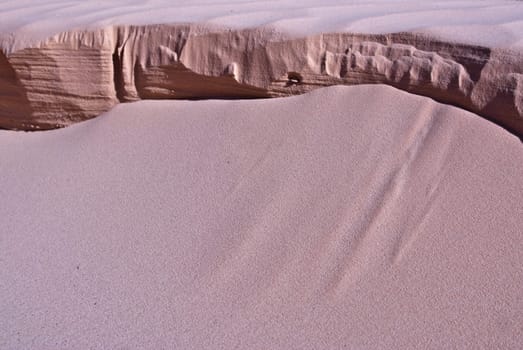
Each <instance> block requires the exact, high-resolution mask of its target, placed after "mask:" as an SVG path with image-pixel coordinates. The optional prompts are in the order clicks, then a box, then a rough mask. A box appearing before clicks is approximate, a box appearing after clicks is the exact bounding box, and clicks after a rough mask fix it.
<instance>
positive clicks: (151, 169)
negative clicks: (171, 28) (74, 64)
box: [0, 86, 523, 349]
mask: <svg viewBox="0 0 523 350" xmlns="http://www.w3.org/2000/svg"><path fill="white" fill-rule="evenodd" d="M521 174H523V152H522V146H521V143H520V142H519V140H517V138H515V137H514V136H512V135H510V134H508V133H507V132H505V131H504V130H502V129H500V128H498V127H496V126H494V125H492V124H490V123H488V122H487V121H485V120H482V119H480V118H477V117H475V116H473V115H472V114H470V113H468V112H464V111H462V110H459V109H456V108H454V107H449V106H444V105H440V104H437V103H435V102H433V101H431V100H429V99H427V98H423V97H419V96H414V95H409V94H407V93H404V92H401V91H399V90H396V89H394V88H391V87H385V86H358V87H332V88H326V89H321V90H316V91H314V92H313V93H310V94H307V95H302V96H298V97H291V98H287V99H272V100H256V101H200V102H187V101H141V102H138V103H133V104H125V105H119V106H117V107H116V108H115V109H114V110H112V111H111V112H109V113H107V114H106V115H104V116H102V117H101V118H98V119H96V120H92V121H88V122H85V123H81V124H77V125H75V126H72V127H70V128H67V129H63V130H56V131H50V132H45V133H36V134H34V133H33V134H20V133H13V132H0V178H1V183H0V195H1V198H2V203H3V204H2V205H0V217H2V218H3V220H2V226H1V229H0V252H1V254H0V260H1V263H0V310H2V317H1V318H0V348H5V349H27V348H33V349H57V348H58V349H59V348H64V349H65V348H93V349H102V348H181V349H233V348H239V349H320V348H325V349H332V348H347V349H362V348H368V349H376V348H383V349H390V348H411V349H414V348H470V349H480V348H483V349H488V348H505V349H518V348H521V344H523V337H522V334H523V329H522V325H523V316H522V315H523V299H522V298H521V290H522V289H523V270H522V268H521V262H522V261H523V251H522V250H521V246H522V244H523V236H522V235H521V228H522V227H523V205H522V204H521V197H522V195H523V178H522V177H521Z"/></svg>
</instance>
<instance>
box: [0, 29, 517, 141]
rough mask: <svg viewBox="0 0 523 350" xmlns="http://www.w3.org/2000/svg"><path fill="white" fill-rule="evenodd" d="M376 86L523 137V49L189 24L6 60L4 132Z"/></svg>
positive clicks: (84, 38)
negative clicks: (185, 105) (197, 104)
mask: <svg viewBox="0 0 523 350" xmlns="http://www.w3.org/2000/svg"><path fill="white" fill-rule="evenodd" d="M4 52H9V51H6V48H4ZM369 83H379V84H388V85H391V86H394V87H397V88H399V89H402V90H405V91H408V92H411V93H415V94H420V95H424V96H428V97H431V98H434V99H435V100H437V101H440V102H444V103H448V104H452V105H455V106H459V107H461V108H464V109H467V110H469V111H472V112H474V113H476V114H478V115H481V116H483V117H485V118H487V119H489V120H491V121H493V122H495V123H497V124H499V125H501V126H503V127H505V128H506V129H507V130H509V131H511V132H512V133H514V134H516V135H517V136H520V137H521V136H522V135H523V55H522V54H521V53H520V52H518V51H510V50H505V49H492V48H487V47H481V46H473V45H466V44H457V43H449V42H444V41H441V40H436V39H434V38H431V37H429V36H426V35H420V34H413V33H397V34H383V35H377V34H375V35H363V34H349V33H331V34H318V35H312V36H308V37H303V38H293V37H288V36H286V35H285V34H283V33H279V32H275V31H274V30H268V29H263V28H260V29H243V30H219V29H217V28H216V27H215V26H213V27H210V26H205V25H189V24H187V25H146V26H117V27H111V28H106V29H100V30H94V31H72V32H66V33H62V34H58V35H56V36H54V37H52V38H50V39H48V40H46V41H44V42H41V43H40V44H39V45H36V47H30V48H26V49H20V50H17V51H15V52H9V53H8V54H0V93H3V94H4V95H6V98H4V99H3V100H2V102H1V103H0V127H2V128H10V129H21V130H41V129H51V128H57V127H63V126H67V125H70V124H72V123H75V122H78V121H82V120H85V119H90V118H93V117H95V116H98V115H100V114H101V113H103V112H105V111H107V110H108V109H110V108H111V107H113V106H114V105H115V104H117V103H118V102H125V101H135V100H138V99H175V98H259V97H275V96H289V95H294V94H300V93H304V92H307V91H310V90H312V89H315V88H318V87H323V86H330V85H340V84H345V85H354V84H369Z"/></svg>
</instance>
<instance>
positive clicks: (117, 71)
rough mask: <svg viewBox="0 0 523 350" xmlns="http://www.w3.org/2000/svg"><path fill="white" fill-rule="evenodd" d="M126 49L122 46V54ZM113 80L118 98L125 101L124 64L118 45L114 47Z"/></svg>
mask: <svg viewBox="0 0 523 350" xmlns="http://www.w3.org/2000/svg"><path fill="white" fill-rule="evenodd" d="M124 49H125V48H122V54H123V53H124ZM113 81H114V91H115V92H116V98H117V99H118V101H120V102H125V86H124V80H123V64H122V60H121V56H120V53H119V52H118V46H117V47H116V48H115V49H114V52H113Z"/></svg>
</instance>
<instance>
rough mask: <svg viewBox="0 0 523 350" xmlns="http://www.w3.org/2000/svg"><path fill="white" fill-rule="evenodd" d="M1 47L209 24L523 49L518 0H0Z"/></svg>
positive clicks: (522, 21) (521, 12)
mask: <svg viewBox="0 0 523 350" xmlns="http://www.w3.org/2000/svg"><path fill="white" fill-rule="evenodd" d="M0 9H1V10H0V33H1V34H0V44H2V45H0V47H3V48H6V47H9V46H10V45H9V44H7V43H8V42H10V41H11V40H14V41H16V44H13V45H16V46H17V47H19V48H23V46H24V45H29V44H30V43H33V44H36V43H37V42H38V41H40V40H45V39H47V38H48V37H49V36H52V35H54V34H58V33H60V32H65V31H69V30H74V29H84V28H88V29H93V28H100V27H106V26H112V25H131V24H135V25H143V24H170V23H188V22H191V23H206V24H216V25H219V26H226V27H233V28H249V27H258V26H268V27H273V28H275V29H277V30H280V31H283V32H286V33H290V34H297V35H308V34H315V33H324V32H333V31H336V32H340V31H341V32H343V31H347V32H356V33H391V32H402V31H414V32H425V33H430V34H432V35H436V36H440V37H442V39H444V40H452V41H461V42H465V43H471V44H480V45H484V46H489V47H510V48H518V49H521V48H522V47H523V2H522V1H519V0H481V1H478V0H460V1H454V0H440V1H435V0H423V1H413V0H322V1H319V0H305V1H298V2H297V1H294V0H279V1H269V0H254V1H253V0H250V1H247V0H224V1H214V0H198V1H188V0H148V1H136V0H111V1H99V0H43V1H34V0H15V1H13V0H0Z"/></svg>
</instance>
